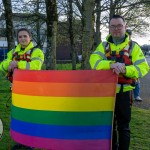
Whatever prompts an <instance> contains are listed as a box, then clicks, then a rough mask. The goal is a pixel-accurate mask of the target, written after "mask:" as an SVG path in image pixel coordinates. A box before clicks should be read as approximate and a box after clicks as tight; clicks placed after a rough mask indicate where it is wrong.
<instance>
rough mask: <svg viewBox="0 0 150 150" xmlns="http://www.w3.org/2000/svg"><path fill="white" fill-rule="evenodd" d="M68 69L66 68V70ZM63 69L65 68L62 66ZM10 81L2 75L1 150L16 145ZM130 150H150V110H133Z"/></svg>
mask: <svg viewBox="0 0 150 150" xmlns="http://www.w3.org/2000/svg"><path fill="white" fill-rule="evenodd" d="M66 68H68V67H65V69H66ZM61 69H63V70H64V68H63V67H62V66H61ZM9 85H10V83H9V81H7V80H6V78H5V76H4V75H2V74H1V73H0V118H1V119H2V120H3V124H4V133H3V137H2V139H1V140H0V150H7V149H8V150H9V149H10V148H11V146H12V145H13V144H14V141H13V140H12V139H11V138H10V134H9V131H10V115H11V100H9V101H8V98H9V97H10V94H11V93H10V90H9ZM130 150H150V110H144V109H140V108H137V107H133V108H132V121H131V145H130Z"/></svg>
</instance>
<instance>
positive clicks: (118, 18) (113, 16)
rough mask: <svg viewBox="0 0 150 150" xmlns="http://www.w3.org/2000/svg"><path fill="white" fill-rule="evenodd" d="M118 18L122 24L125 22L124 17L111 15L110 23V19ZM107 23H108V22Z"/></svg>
mask: <svg viewBox="0 0 150 150" xmlns="http://www.w3.org/2000/svg"><path fill="white" fill-rule="evenodd" d="M119 18H121V19H122V20H123V22H125V19H124V17H123V16H120V15H113V16H112V17H111V19H110V21H111V20H112V19H119ZM109 23H110V22H109Z"/></svg>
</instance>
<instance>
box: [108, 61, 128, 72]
mask: <svg viewBox="0 0 150 150" xmlns="http://www.w3.org/2000/svg"><path fill="white" fill-rule="evenodd" d="M110 68H111V69H112V70H113V72H114V73H116V74H117V75H119V74H120V73H122V74H125V73H126V68H125V64H124V63H118V62H117V63H113V64H110Z"/></svg>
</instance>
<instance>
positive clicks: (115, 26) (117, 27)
mask: <svg viewBox="0 0 150 150" xmlns="http://www.w3.org/2000/svg"><path fill="white" fill-rule="evenodd" d="M109 30H110V34H111V35H112V37H113V38H118V39H120V38H122V37H124V35H125V32H126V24H125V22H124V21H123V20H122V18H113V19H111V21H110V26H109Z"/></svg>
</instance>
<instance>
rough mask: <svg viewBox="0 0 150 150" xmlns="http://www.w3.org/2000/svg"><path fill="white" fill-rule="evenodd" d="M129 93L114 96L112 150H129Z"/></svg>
mask: <svg viewBox="0 0 150 150" xmlns="http://www.w3.org/2000/svg"><path fill="white" fill-rule="evenodd" d="M130 120H131V91H127V92H121V93H118V94H116V103H115V112H114V124H113V140H112V150H129V145H130V128H129V123H130Z"/></svg>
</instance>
